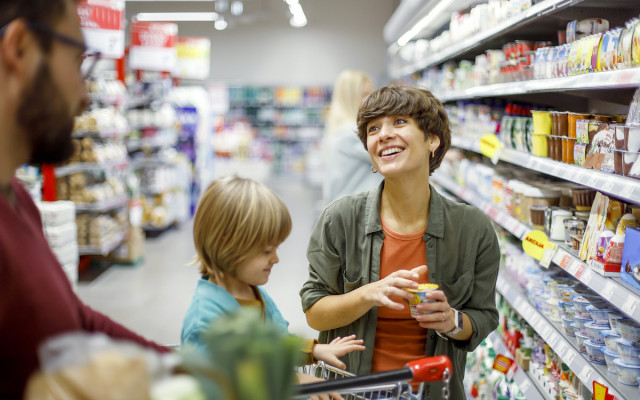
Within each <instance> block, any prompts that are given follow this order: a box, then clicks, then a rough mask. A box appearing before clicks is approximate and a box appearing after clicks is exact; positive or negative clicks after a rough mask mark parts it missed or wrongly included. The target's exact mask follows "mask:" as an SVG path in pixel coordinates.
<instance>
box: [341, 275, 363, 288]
mask: <svg viewBox="0 0 640 400" xmlns="http://www.w3.org/2000/svg"><path fill="white" fill-rule="evenodd" d="M354 278H355V280H353V279H350V278H349V276H347V273H346V271H345V272H343V274H342V280H343V281H344V292H345V293H349V292H350V291H352V290H355V289H357V288H359V287H360V286H362V276H358V277H354Z"/></svg>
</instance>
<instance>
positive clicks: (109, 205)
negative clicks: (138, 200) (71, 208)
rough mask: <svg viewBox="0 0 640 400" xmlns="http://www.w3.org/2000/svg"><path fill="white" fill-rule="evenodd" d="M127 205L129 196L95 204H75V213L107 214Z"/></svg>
mask: <svg viewBox="0 0 640 400" xmlns="http://www.w3.org/2000/svg"><path fill="white" fill-rule="evenodd" d="M128 203H129V196H126V195H125V196H120V197H117V198H115V199H109V200H105V201H100V202H97V203H76V212H107V211H111V210H113V209H116V208H119V207H122V206H125V205H127V204H128Z"/></svg>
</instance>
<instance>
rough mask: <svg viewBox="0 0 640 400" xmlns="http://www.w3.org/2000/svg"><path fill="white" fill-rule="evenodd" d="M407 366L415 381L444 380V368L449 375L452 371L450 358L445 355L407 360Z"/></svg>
mask: <svg viewBox="0 0 640 400" xmlns="http://www.w3.org/2000/svg"><path fill="white" fill-rule="evenodd" d="M406 367H407V368H409V369H411V370H412V371H413V380H414V381H417V382H437V381H444V380H445V375H444V373H445V370H448V371H449V372H448V374H449V376H450V375H451V372H452V371H453V368H452V366H451V360H450V359H449V357H447V356H434V357H424V358H420V359H418V360H414V361H409V362H408V363H407V365H406Z"/></svg>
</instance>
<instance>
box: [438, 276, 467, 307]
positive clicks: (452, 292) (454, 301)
mask: <svg viewBox="0 0 640 400" xmlns="http://www.w3.org/2000/svg"><path fill="white" fill-rule="evenodd" d="M440 288H441V289H442V291H443V292H444V294H445V295H446V296H447V301H448V302H449V305H450V306H451V307H453V308H460V307H461V306H462V305H464V303H466V302H467V301H468V300H469V298H471V294H472V291H473V270H470V271H467V272H465V273H463V274H462V275H460V276H459V277H456V278H454V279H452V280H450V281H448V282H441V283H440Z"/></svg>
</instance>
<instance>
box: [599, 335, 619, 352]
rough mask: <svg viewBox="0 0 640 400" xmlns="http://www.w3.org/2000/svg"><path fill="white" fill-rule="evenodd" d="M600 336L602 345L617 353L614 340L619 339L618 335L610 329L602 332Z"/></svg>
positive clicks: (616, 345)
mask: <svg viewBox="0 0 640 400" xmlns="http://www.w3.org/2000/svg"><path fill="white" fill-rule="evenodd" d="M602 336H603V337H604V345H605V346H607V349H609V350H610V351H613V352H615V353H617V352H618V344H617V343H616V340H618V339H620V335H619V334H618V333H616V332H614V331H612V330H608V331H604V332H602Z"/></svg>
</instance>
